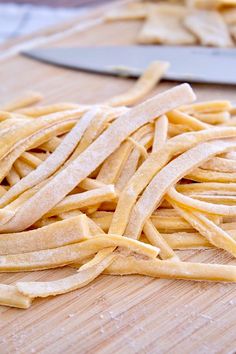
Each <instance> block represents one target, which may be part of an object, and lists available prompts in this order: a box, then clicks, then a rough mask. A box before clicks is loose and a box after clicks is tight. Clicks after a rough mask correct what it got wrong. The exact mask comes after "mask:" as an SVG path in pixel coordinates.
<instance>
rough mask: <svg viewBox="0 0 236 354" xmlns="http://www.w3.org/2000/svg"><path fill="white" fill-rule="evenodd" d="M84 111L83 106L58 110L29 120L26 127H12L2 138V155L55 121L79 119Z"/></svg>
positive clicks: (0, 152) (0, 154)
mask: <svg viewBox="0 0 236 354" xmlns="http://www.w3.org/2000/svg"><path fill="white" fill-rule="evenodd" d="M84 112H85V110H84V109H81V108H80V109H75V110H71V111H64V112H57V113H53V114H51V115H48V116H44V117H40V118H38V119H36V120H31V121H30V122H27V123H26V124H25V126H24V129H22V127H18V128H17V129H12V130H11V131H10V132H9V133H8V134H7V135H5V136H4V137H2V138H1V141H0V157H1V158H3V157H4V156H6V155H7V154H8V153H10V152H11V151H12V150H13V149H14V148H15V147H17V146H18V145H20V143H22V142H23V141H25V139H27V138H29V137H31V136H32V135H33V134H35V133H37V132H38V131H40V130H41V129H45V128H48V127H50V126H51V125H53V124H55V123H59V122H62V121H65V120H67V119H79V118H80V117H81V115H82V114H83V113H84Z"/></svg>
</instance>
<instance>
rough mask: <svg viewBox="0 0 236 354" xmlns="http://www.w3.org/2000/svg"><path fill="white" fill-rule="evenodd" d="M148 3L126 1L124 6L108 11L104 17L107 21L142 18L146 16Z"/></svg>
mask: <svg viewBox="0 0 236 354" xmlns="http://www.w3.org/2000/svg"><path fill="white" fill-rule="evenodd" d="M150 5H151V4H150V3H140V2H134V3H128V4H126V5H125V6H124V5H123V6H121V7H120V8H115V9H114V10H110V11H108V13H107V14H106V15H105V19H106V20H107V21H120V20H142V19H144V18H145V17H146V16H147V14H148V7H150ZM152 6H153V4H152Z"/></svg>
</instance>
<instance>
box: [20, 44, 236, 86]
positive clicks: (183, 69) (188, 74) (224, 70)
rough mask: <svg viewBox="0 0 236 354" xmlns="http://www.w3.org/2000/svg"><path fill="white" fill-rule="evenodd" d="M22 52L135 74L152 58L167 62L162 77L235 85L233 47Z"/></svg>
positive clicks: (63, 62) (235, 52) (78, 66)
mask: <svg viewBox="0 0 236 354" xmlns="http://www.w3.org/2000/svg"><path fill="white" fill-rule="evenodd" d="M23 54H25V55H27V56H29V57H32V58H35V59H38V60H40V61H44V62H47V63H51V64H54V65H59V66H63V67H67V68H71V69H78V70H85V71H92V72H97V73H103V74H110V75H127V76H133V77H137V76H139V75H141V74H142V72H143V71H144V69H145V68H146V67H147V65H148V64H149V63H150V62H151V61H153V60H161V61H168V62H170V68H169V70H168V72H167V73H166V75H165V79H167V80H174V81H188V82H205V83H219V84H231V85H234V84H236V49H221V48H204V47H174V46H157V45H155V46H125V47H116V46H109V47H77V48H45V49H44V48H40V49H34V50H31V51H28V52H24V53H23Z"/></svg>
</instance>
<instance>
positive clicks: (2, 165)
mask: <svg viewBox="0 0 236 354" xmlns="http://www.w3.org/2000/svg"><path fill="white" fill-rule="evenodd" d="M76 123H77V120H75V119H68V120H67V121H65V122H59V123H56V124H53V125H52V126H50V127H48V128H46V129H42V130H41V131H39V132H37V133H36V134H34V135H32V136H31V137H29V138H28V139H26V140H24V141H22V143H21V144H20V145H19V146H17V147H15V148H14V149H13V150H12V151H11V152H10V153H9V154H8V155H6V156H5V157H4V158H3V159H2V160H0V180H3V179H4V177H5V176H6V175H7V173H8V171H9V170H10V168H11V166H12V165H13V163H14V162H15V161H16V160H17V158H19V157H20V156H21V154H22V153H23V152H25V151H26V150H27V149H29V148H35V147H37V145H39V144H40V143H42V142H44V141H45V140H46V141H47V140H48V138H50V137H51V136H54V135H57V134H60V133H64V132H67V131H68V130H71V128H73V126H74V125H75V124H76Z"/></svg>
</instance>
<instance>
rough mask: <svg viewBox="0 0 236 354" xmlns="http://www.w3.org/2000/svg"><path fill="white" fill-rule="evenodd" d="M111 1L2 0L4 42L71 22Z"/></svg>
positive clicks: (0, 30)
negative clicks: (64, 22) (75, 17)
mask: <svg viewBox="0 0 236 354" xmlns="http://www.w3.org/2000/svg"><path fill="white" fill-rule="evenodd" d="M108 2H111V1H109V0H41V1H40V2H39V1H38V0H16V1H14V2H13V1H10V0H0V18H1V22H0V43H3V42H6V41H7V40H11V39H14V38H16V37H17V36H21V35H27V34H30V33H32V32H34V31H37V30H40V29H43V28H46V27H48V26H53V25H55V24H57V23H60V22H63V21H67V20H69V19H71V18H73V17H74V16H78V15H79V14H81V15H82V14H84V13H86V12H87V11H88V10H89V9H90V8H91V7H92V6H96V5H100V4H103V3H108Z"/></svg>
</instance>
